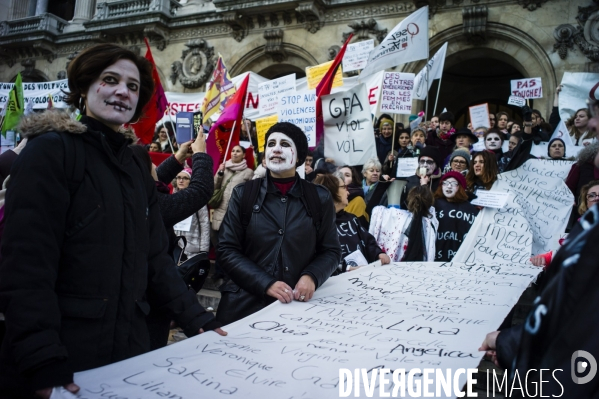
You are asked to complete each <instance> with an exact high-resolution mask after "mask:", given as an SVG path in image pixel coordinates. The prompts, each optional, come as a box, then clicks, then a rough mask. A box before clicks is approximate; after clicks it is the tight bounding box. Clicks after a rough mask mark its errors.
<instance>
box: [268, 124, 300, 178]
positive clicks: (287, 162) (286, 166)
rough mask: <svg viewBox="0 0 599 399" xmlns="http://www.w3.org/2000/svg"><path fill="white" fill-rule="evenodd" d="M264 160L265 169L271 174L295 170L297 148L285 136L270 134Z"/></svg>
mask: <svg viewBox="0 0 599 399" xmlns="http://www.w3.org/2000/svg"><path fill="white" fill-rule="evenodd" d="M265 159H266V167H267V168H268V169H269V170H271V171H272V172H275V173H282V172H286V171H289V170H291V169H293V170H295V164H296V163H297V147H296V146H295V143H294V142H293V140H291V138H290V137H289V136H287V135H286V134H283V133H271V134H270V136H268V142H267V143H266V151H265Z"/></svg>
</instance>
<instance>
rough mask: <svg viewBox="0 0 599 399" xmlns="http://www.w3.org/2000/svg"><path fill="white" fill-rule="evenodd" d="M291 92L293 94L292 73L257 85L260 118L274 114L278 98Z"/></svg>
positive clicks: (293, 82) (293, 76) (293, 78)
mask: <svg viewBox="0 0 599 399" xmlns="http://www.w3.org/2000/svg"><path fill="white" fill-rule="evenodd" d="M293 92H295V74H294V73H293V74H291V75H287V76H283V77H280V78H278V79H273V80H269V81H267V82H264V83H260V84H258V94H259V96H260V104H259V107H258V109H259V111H260V116H263V115H271V114H274V113H276V112H277V107H278V106H279V97H280V96H281V95H284V94H292V93H293Z"/></svg>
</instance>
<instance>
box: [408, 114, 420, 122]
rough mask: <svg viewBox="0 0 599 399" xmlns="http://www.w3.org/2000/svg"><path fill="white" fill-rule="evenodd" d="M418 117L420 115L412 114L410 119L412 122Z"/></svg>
mask: <svg viewBox="0 0 599 399" xmlns="http://www.w3.org/2000/svg"><path fill="white" fill-rule="evenodd" d="M417 118H418V115H414V114H412V115H410V117H409V118H408V120H409V121H410V122H412V121H415V120H416V119H417Z"/></svg>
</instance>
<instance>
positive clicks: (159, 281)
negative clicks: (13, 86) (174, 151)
mask: <svg viewBox="0 0 599 399" xmlns="http://www.w3.org/2000/svg"><path fill="white" fill-rule="evenodd" d="M68 76H69V94H68V95H67V97H66V100H65V102H67V103H68V104H70V105H73V106H75V107H77V108H79V110H80V111H81V113H82V115H83V116H82V117H81V120H80V121H73V120H71V119H70V117H69V116H68V115H67V114H66V113H61V112H49V111H48V112H45V113H43V114H35V115H31V117H30V118H28V119H26V120H24V121H23V122H22V125H21V128H20V130H21V131H22V132H23V134H24V135H25V136H26V137H28V138H29V141H28V143H27V146H26V147H25V149H24V150H23V152H22V153H21V154H20V156H19V157H18V158H17V160H16V161H15V164H14V165H13V168H12V172H11V181H10V186H9V188H8V192H7V196H6V204H5V216H6V227H5V230H4V236H3V240H2V249H1V251H2V261H1V263H0V312H2V313H4V315H5V318H6V336H5V338H4V341H3V342H2V347H1V349H0V397H9V398H33V397H38V398H39V397H41V398H48V397H50V394H51V391H52V388H53V387H56V386H64V387H66V389H67V390H69V391H70V392H77V391H78V390H79V387H77V385H75V384H74V383H73V374H74V373H75V372H78V371H82V370H87V369H91V368H96V367H100V366H104V365H107V364H110V363H114V362H118V361H120V360H124V359H127V358H130V357H133V356H137V355H140V354H143V353H145V352H147V351H148V350H149V348H150V346H149V337H148V332H147V331H148V330H147V326H146V315H147V314H148V312H149V311H150V309H151V308H152V307H155V308H157V309H161V310H163V311H165V312H167V313H168V314H169V316H170V317H171V318H172V319H174V320H176V322H177V323H178V324H179V325H180V326H181V327H182V328H183V329H184V331H185V334H186V335H188V336H192V335H195V334H198V333H200V332H203V330H206V329H208V328H210V323H211V322H212V321H213V319H214V318H213V316H212V314H210V313H207V312H206V311H205V310H204V309H203V308H202V307H201V306H200V305H199V303H198V301H197V298H196V296H195V295H194V293H193V292H191V291H188V290H187V287H186V286H185V284H184V283H183V281H182V279H181V277H180V276H179V275H178V273H177V270H176V269H175V266H174V264H173V260H172V259H171V258H170V257H169V256H168V253H167V246H168V242H167V237H166V232H165V229H164V226H163V224H162V220H161V217H160V210H159V207H158V199H157V195H156V189H155V186H154V182H153V180H152V178H151V176H150V174H149V173H147V171H146V169H145V168H143V165H141V163H140V162H138V160H137V159H136V158H134V157H133V154H132V151H131V149H130V148H129V145H130V144H131V142H132V140H133V139H134V135H133V133H132V131H130V130H129V131H123V130H121V129H120V127H121V125H123V124H125V123H128V122H131V121H133V120H136V119H137V118H139V117H140V116H141V113H142V110H143V107H144V105H145V104H147V103H148V101H150V98H151V96H152V93H153V89H154V83H153V79H152V65H151V64H150V63H149V62H148V61H147V60H145V59H144V58H142V57H139V56H137V55H136V54H134V53H133V52H131V51H130V50H127V49H124V48H122V47H119V46H116V45H112V44H101V45H97V46H94V47H90V48H88V49H86V50H84V51H83V52H81V53H80V54H79V55H78V56H77V58H75V59H74V60H73V61H71V63H70V64H69V70H68Z"/></svg>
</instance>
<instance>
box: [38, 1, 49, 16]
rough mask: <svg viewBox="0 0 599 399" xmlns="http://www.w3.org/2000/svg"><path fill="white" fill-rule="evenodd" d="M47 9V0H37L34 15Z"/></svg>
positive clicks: (40, 13)
mask: <svg viewBox="0 0 599 399" xmlns="http://www.w3.org/2000/svg"><path fill="white" fill-rule="evenodd" d="M47 11H48V0H37V4H36V6H35V15H42V14H44V13H46V12H47Z"/></svg>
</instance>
